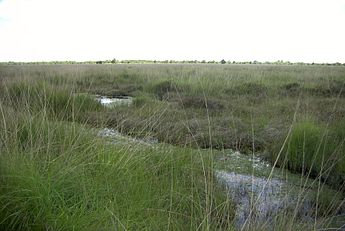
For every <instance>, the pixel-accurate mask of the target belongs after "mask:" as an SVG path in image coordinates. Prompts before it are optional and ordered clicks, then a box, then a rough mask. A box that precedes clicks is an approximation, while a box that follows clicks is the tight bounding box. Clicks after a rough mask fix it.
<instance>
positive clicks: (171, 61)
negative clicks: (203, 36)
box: [0, 59, 345, 66]
mask: <svg viewBox="0 0 345 231" xmlns="http://www.w3.org/2000/svg"><path fill="white" fill-rule="evenodd" d="M0 64H10V65H24V64H41V65H42V64H254V65H255V64H270V65H327V66H345V63H340V62H336V63H304V62H289V61H284V60H277V61H275V62H268V61H266V62H260V61H256V60H254V61H229V60H225V59H222V60H220V61H215V60H208V61H206V60H201V61H200V60H117V59H111V60H97V61H83V62H78V61H39V62H13V61H9V62H0Z"/></svg>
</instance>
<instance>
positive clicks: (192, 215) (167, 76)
mask: <svg viewBox="0 0 345 231" xmlns="http://www.w3.org/2000/svg"><path fill="white" fill-rule="evenodd" d="M344 78H345V67H341V66H337V67H336V66H273V65H179V64H178V65H177V64H176V65H175V64H174V65H161V64H160V65H21V66H10V65H2V66H0V106H1V108H0V109H1V110H0V118H1V122H0V129H1V143H0V151H1V154H0V158H1V160H0V165H1V167H0V179H1V189H0V197H1V202H0V203H2V204H1V208H2V210H1V212H0V215H1V219H0V224H1V225H2V227H1V228H2V229H5V228H7V227H10V228H9V229H13V230H23V229H26V230H43V229H53V230H55V229H61V230H65V229H73V228H74V229H76V230H83V229H88V230H102V229H104V230H108V229H111V228H114V227H117V228H118V229H124V227H125V228H126V229H129V230H133V229H134V230H136V229H144V230H161V229H172V230H195V229H198V228H199V229H201V230H204V229H206V230H207V229H211V230H214V229H216V228H219V229H226V228H228V229H231V227H232V217H233V215H234V214H233V213H234V209H233V208H232V205H231V202H229V201H227V199H226V198H225V195H224V193H223V192H224V191H222V190H220V189H219V188H217V187H218V186H216V185H215V184H214V183H213V181H214V179H213V167H214V165H213V161H214V160H213V155H214V150H212V149H219V150H223V149H233V150H239V151H241V152H243V153H250V154H252V153H255V154H258V155H261V156H262V157H263V158H266V159H267V160H268V161H270V162H271V163H272V164H274V163H276V164H277V165H278V166H280V167H285V168H287V169H290V170H291V171H294V172H295V173H299V174H302V175H303V176H309V177H310V178H313V179H312V180H313V181H315V182H316V185H317V187H316V191H318V192H317V193H316V199H317V201H318V204H319V207H318V210H319V214H320V215H321V214H322V215H325V214H330V213H327V212H325V211H327V209H328V208H329V205H330V204H332V203H334V202H332V200H331V199H332V196H330V195H328V193H327V192H326V191H323V190H322V189H323V185H324V184H328V185H330V186H332V187H333V188H334V189H336V190H343V187H342V186H343V184H344V182H345V177H344V175H345V162H344V158H343V157H344V151H343V150H344V139H345V133H344V130H345V129H344V128H345V127H344V113H345V109H344V108H345V98H344V92H345V89H343V88H344V83H345V81H344ZM92 94H101V95H107V96H132V97H134V101H133V106H131V107H127V106H123V107H114V108H112V109H106V108H104V107H102V106H101V105H100V104H99V103H97V102H96V101H95V100H94V99H93V98H92V96H91V95H92ZM306 118H307V119H306ZM95 127H96V128H97V127H98V128H102V127H112V128H115V129H118V130H119V131H120V132H121V133H123V134H126V135H131V136H135V137H146V136H154V137H156V138H158V140H159V141H160V142H163V143H166V144H172V145H174V146H169V145H159V147H158V148H157V149H152V148H143V147H141V146H135V145H129V144H128V145H117V146H114V145H112V144H109V143H108V142H107V141H104V140H100V139H98V138H95V133H94V128H95ZM290 127H292V129H291V131H290ZM285 140H286V142H284V141H285ZM202 148H212V149H211V150H209V151H206V152H203V151H202V152H201V151H200V149H202ZM276 161H277V162H276ZM238 164H239V165H242V164H243V163H240V162H239V163H238ZM249 170H250V169H248V171H249ZM259 175H261V174H259ZM262 175H266V172H265V173H262ZM321 211H324V212H321ZM325 216H326V215H325ZM277 219H278V218H277ZM283 226H284V222H282V227H283ZM301 227H303V225H302V226H301Z"/></svg>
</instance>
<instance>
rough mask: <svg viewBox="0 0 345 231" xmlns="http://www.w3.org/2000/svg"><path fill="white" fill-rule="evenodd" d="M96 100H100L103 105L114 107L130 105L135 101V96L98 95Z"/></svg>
mask: <svg viewBox="0 0 345 231" xmlns="http://www.w3.org/2000/svg"><path fill="white" fill-rule="evenodd" d="M95 98H96V100H97V101H98V102H100V103H101V104H102V105H103V106H105V107H108V108H113V107H116V106H123V105H125V106H130V105H131V104H132V103H133V98H132V97H130V96H119V97H107V96H101V95H96V96H95Z"/></svg>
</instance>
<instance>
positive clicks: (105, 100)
mask: <svg viewBox="0 0 345 231" xmlns="http://www.w3.org/2000/svg"><path fill="white" fill-rule="evenodd" d="M96 100H97V101H98V102H99V103H101V104H102V105H103V106H105V107H107V108H114V107H117V106H131V104H132V102H133V98H131V97H119V98H109V97H106V96H96ZM97 136H98V137H101V138H104V139H107V140H108V141H109V142H110V143H112V144H114V145H117V144H119V145H128V144H129V145H134V146H136V145H137V146H138V147H153V146H154V145H156V144H158V139H156V138H154V137H150V136H147V137H144V138H133V137H131V136H126V135H123V134H121V133H120V132H119V131H117V130H116V129H113V128H103V129H100V130H98V131H97ZM215 168H216V172H215V173H216V175H215V176H216V178H217V181H218V183H219V184H222V185H223V186H225V188H226V190H227V194H228V196H229V197H230V198H231V200H232V201H233V202H234V203H235V205H236V215H235V225H236V227H237V228H238V229H242V228H246V227H247V228H249V227H253V225H254V227H255V226H257V225H260V226H264V227H270V229H272V227H274V219H275V218H276V216H277V214H282V213H288V212H291V211H293V214H295V215H294V216H293V217H294V219H296V220H297V219H298V220H302V221H303V222H304V223H307V224H308V223H309V224H310V226H312V224H313V221H314V220H315V216H314V207H313V203H314V201H313V195H314V194H313V193H315V190H316V189H315V187H314V186H315V181H312V180H309V179H306V178H303V177H301V176H299V175H295V174H291V173H289V172H288V171H286V170H282V169H278V168H273V167H272V165H271V164H270V163H269V162H267V161H265V160H264V159H262V158H260V157H259V156H258V155H255V154H252V155H244V154H241V153H240V152H238V151H233V150H230V149H228V150H223V151H221V152H218V153H217V154H216V156H215ZM301 195H302V196H301ZM340 217H341V216H340ZM332 220H334V218H333V219H332ZM335 220H336V221H337V223H335V224H336V227H341V225H342V223H341V222H339V221H338V220H339V219H338V218H337V217H336V218H335ZM339 230H342V229H339Z"/></svg>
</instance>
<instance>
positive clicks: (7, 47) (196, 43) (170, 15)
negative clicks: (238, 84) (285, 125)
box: [0, 0, 345, 63]
mask: <svg viewBox="0 0 345 231" xmlns="http://www.w3.org/2000/svg"><path fill="white" fill-rule="evenodd" d="M113 58H115V59H118V60H125V59H149V60H217V61H219V60H221V59H225V60H230V61H254V60H258V61H276V60H285V61H291V62H317V63H323V62H329V63H333V62H341V63H345V0H260V1H259V0H122V1H121V0H97V1H96V0H0V62H1V61H53V60H60V61H62V60H75V61H87V60H106V59H113Z"/></svg>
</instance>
